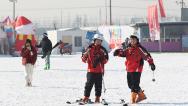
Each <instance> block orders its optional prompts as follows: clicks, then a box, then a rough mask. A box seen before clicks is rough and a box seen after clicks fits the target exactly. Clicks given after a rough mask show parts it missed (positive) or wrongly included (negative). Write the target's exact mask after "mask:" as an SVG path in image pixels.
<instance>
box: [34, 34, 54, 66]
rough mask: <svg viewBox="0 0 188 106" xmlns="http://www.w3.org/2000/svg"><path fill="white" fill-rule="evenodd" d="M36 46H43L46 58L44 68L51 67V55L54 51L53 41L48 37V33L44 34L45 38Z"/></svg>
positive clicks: (43, 56)
mask: <svg viewBox="0 0 188 106" xmlns="http://www.w3.org/2000/svg"><path fill="white" fill-rule="evenodd" d="M36 47H38V48H41V47H42V54H43V55H42V57H41V58H45V57H46V58H45V67H44V70H49V69H50V55H51V51H52V42H51V41H50V40H49V39H48V37H47V33H44V34H43V38H42V40H41V42H40V44H39V45H36Z"/></svg>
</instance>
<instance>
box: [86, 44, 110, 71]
mask: <svg viewBox="0 0 188 106" xmlns="http://www.w3.org/2000/svg"><path fill="white" fill-rule="evenodd" d="M87 49H89V54H88V55H87V54H83V56H82V61H83V62H84V63H86V62H87V63H88V72H92V73H104V64H106V63H107V61H108V53H107V51H106V49H104V47H102V46H96V45H94V44H91V45H90V46H89V47H88V48H87ZM95 65H96V67H95Z"/></svg>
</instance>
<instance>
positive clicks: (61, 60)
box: [0, 53, 188, 106]
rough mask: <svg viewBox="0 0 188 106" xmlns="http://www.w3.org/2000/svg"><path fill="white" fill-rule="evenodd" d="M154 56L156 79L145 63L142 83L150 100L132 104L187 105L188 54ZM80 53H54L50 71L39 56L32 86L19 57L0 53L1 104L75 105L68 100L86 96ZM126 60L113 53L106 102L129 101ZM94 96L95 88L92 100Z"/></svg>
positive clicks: (20, 105) (31, 105)
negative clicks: (27, 79)
mask: <svg viewBox="0 0 188 106" xmlns="http://www.w3.org/2000/svg"><path fill="white" fill-rule="evenodd" d="M151 55H152V56H153V58H154V62H155V64H156V71H155V79H156V82H152V78H153V76H152V71H151V69H150V67H149V65H148V63H147V62H145V65H144V72H143V74H142V78H141V84H140V85H141V87H142V89H144V90H145V93H146V96H147V98H148V99H147V100H145V101H143V102H141V103H139V104H136V105H132V106H188V78H187V76H188V62H187V61H188V53H152V54H151ZM80 56H81V54H80V53H77V54H75V55H63V56H51V70H43V66H44V60H43V59H41V58H40V57H38V60H37V63H36V65H35V69H34V75H33V87H25V79H24V76H25V75H24V74H25V73H24V71H25V69H24V67H23V66H22V65H21V58H20V57H9V56H0V106H76V105H77V104H73V105H68V104H66V101H67V100H70V101H74V100H76V99H78V98H79V97H83V91H84V85H85V81H86V68H87V64H84V63H82V62H81V58H80ZM124 61H125V58H119V57H113V56H112V55H110V60H109V62H108V63H107V64H106V66H105V69H106V72H105V77H104V81H105V86H106V88H107V91H106V93H105V95H103V97H104V98H106V101H109V102H115V103H118V102H120V100H119V99H125V100H126V101H127V102H129V100H130V89H128V86H127V80H126V72H125V66H124ZM94 98H95V97H94V90H92V93H91V99H92V100H94ZM89 106H90V105H89ZM91 106H101V104H96V105H91ZM109 106H122V105H120V104H109Z"/></svg>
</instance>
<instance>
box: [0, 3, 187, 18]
mask: <svg viewBox="0 0 188 106" xmlns="http://www.w3.org/2000/svg"><path fill="white" fill-rule="evenodd" d="M105 1H107V3H108V5H109V0H17V3H16V15H24V16H26V17H28V18H30V19H31V20H41V19H60V17H61V16H62V17H63V19H64V20H68V19H69V18H70V17H73V16H75V15H80V16H84V15H87V16H88V17H90V19H92V17H93V18H96V17H98V18H99V17H100V16H101V18H102V20H105V17H106V10H105ZM163 1H164V6H165V10H166V13H167V16H180V5H177V4H176V1H180V0H163ZM185 2H186V3H187V5H188V0H185ZM154 3H157V0H112V6H113V8H112V10H113V11H112V14H113V19H117V18H119V19H121V18H124V17H134V16H143V17H145V16H146V14H147V7H148V6H149V5H151V4H154ZM60 8H62V11H61V9H60ZM108 12H109V9H108ZM5 16H11V17H12V3H11V2H9V0H0V18H1V19H2V18H3V17H5Z"/></svg>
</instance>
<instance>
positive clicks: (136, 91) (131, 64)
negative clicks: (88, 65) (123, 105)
mask: <svg viewBox="0 0 188 106" xmlns="http://www.w3.org/2000/svg"><path fill="white" fill-rule="evenodd" d="M114 56H119V57H126V62H125V66H126V70H127V82H128V86H129V88H130V89H131V103H138V102H140V101H142V100H144V99H146V95H145V94H144V92H143V90H142V89H141V87H140V77H141V73H142V71H143V65H144V60H146V61H147V62H148V63H149V65H150V66H151V70H152V71H154V70H155V65H154V62H153V59H152V57H151V55H150V54H149V53H148V52H147V50H146V49H145V48H144V47H143V46H141V44H140V43H139V39H138V37H137V36H135V35H131V36H130V40H129V45H128V47H127V48H126V49H117V50H115V51H114Z"/></svg>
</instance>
